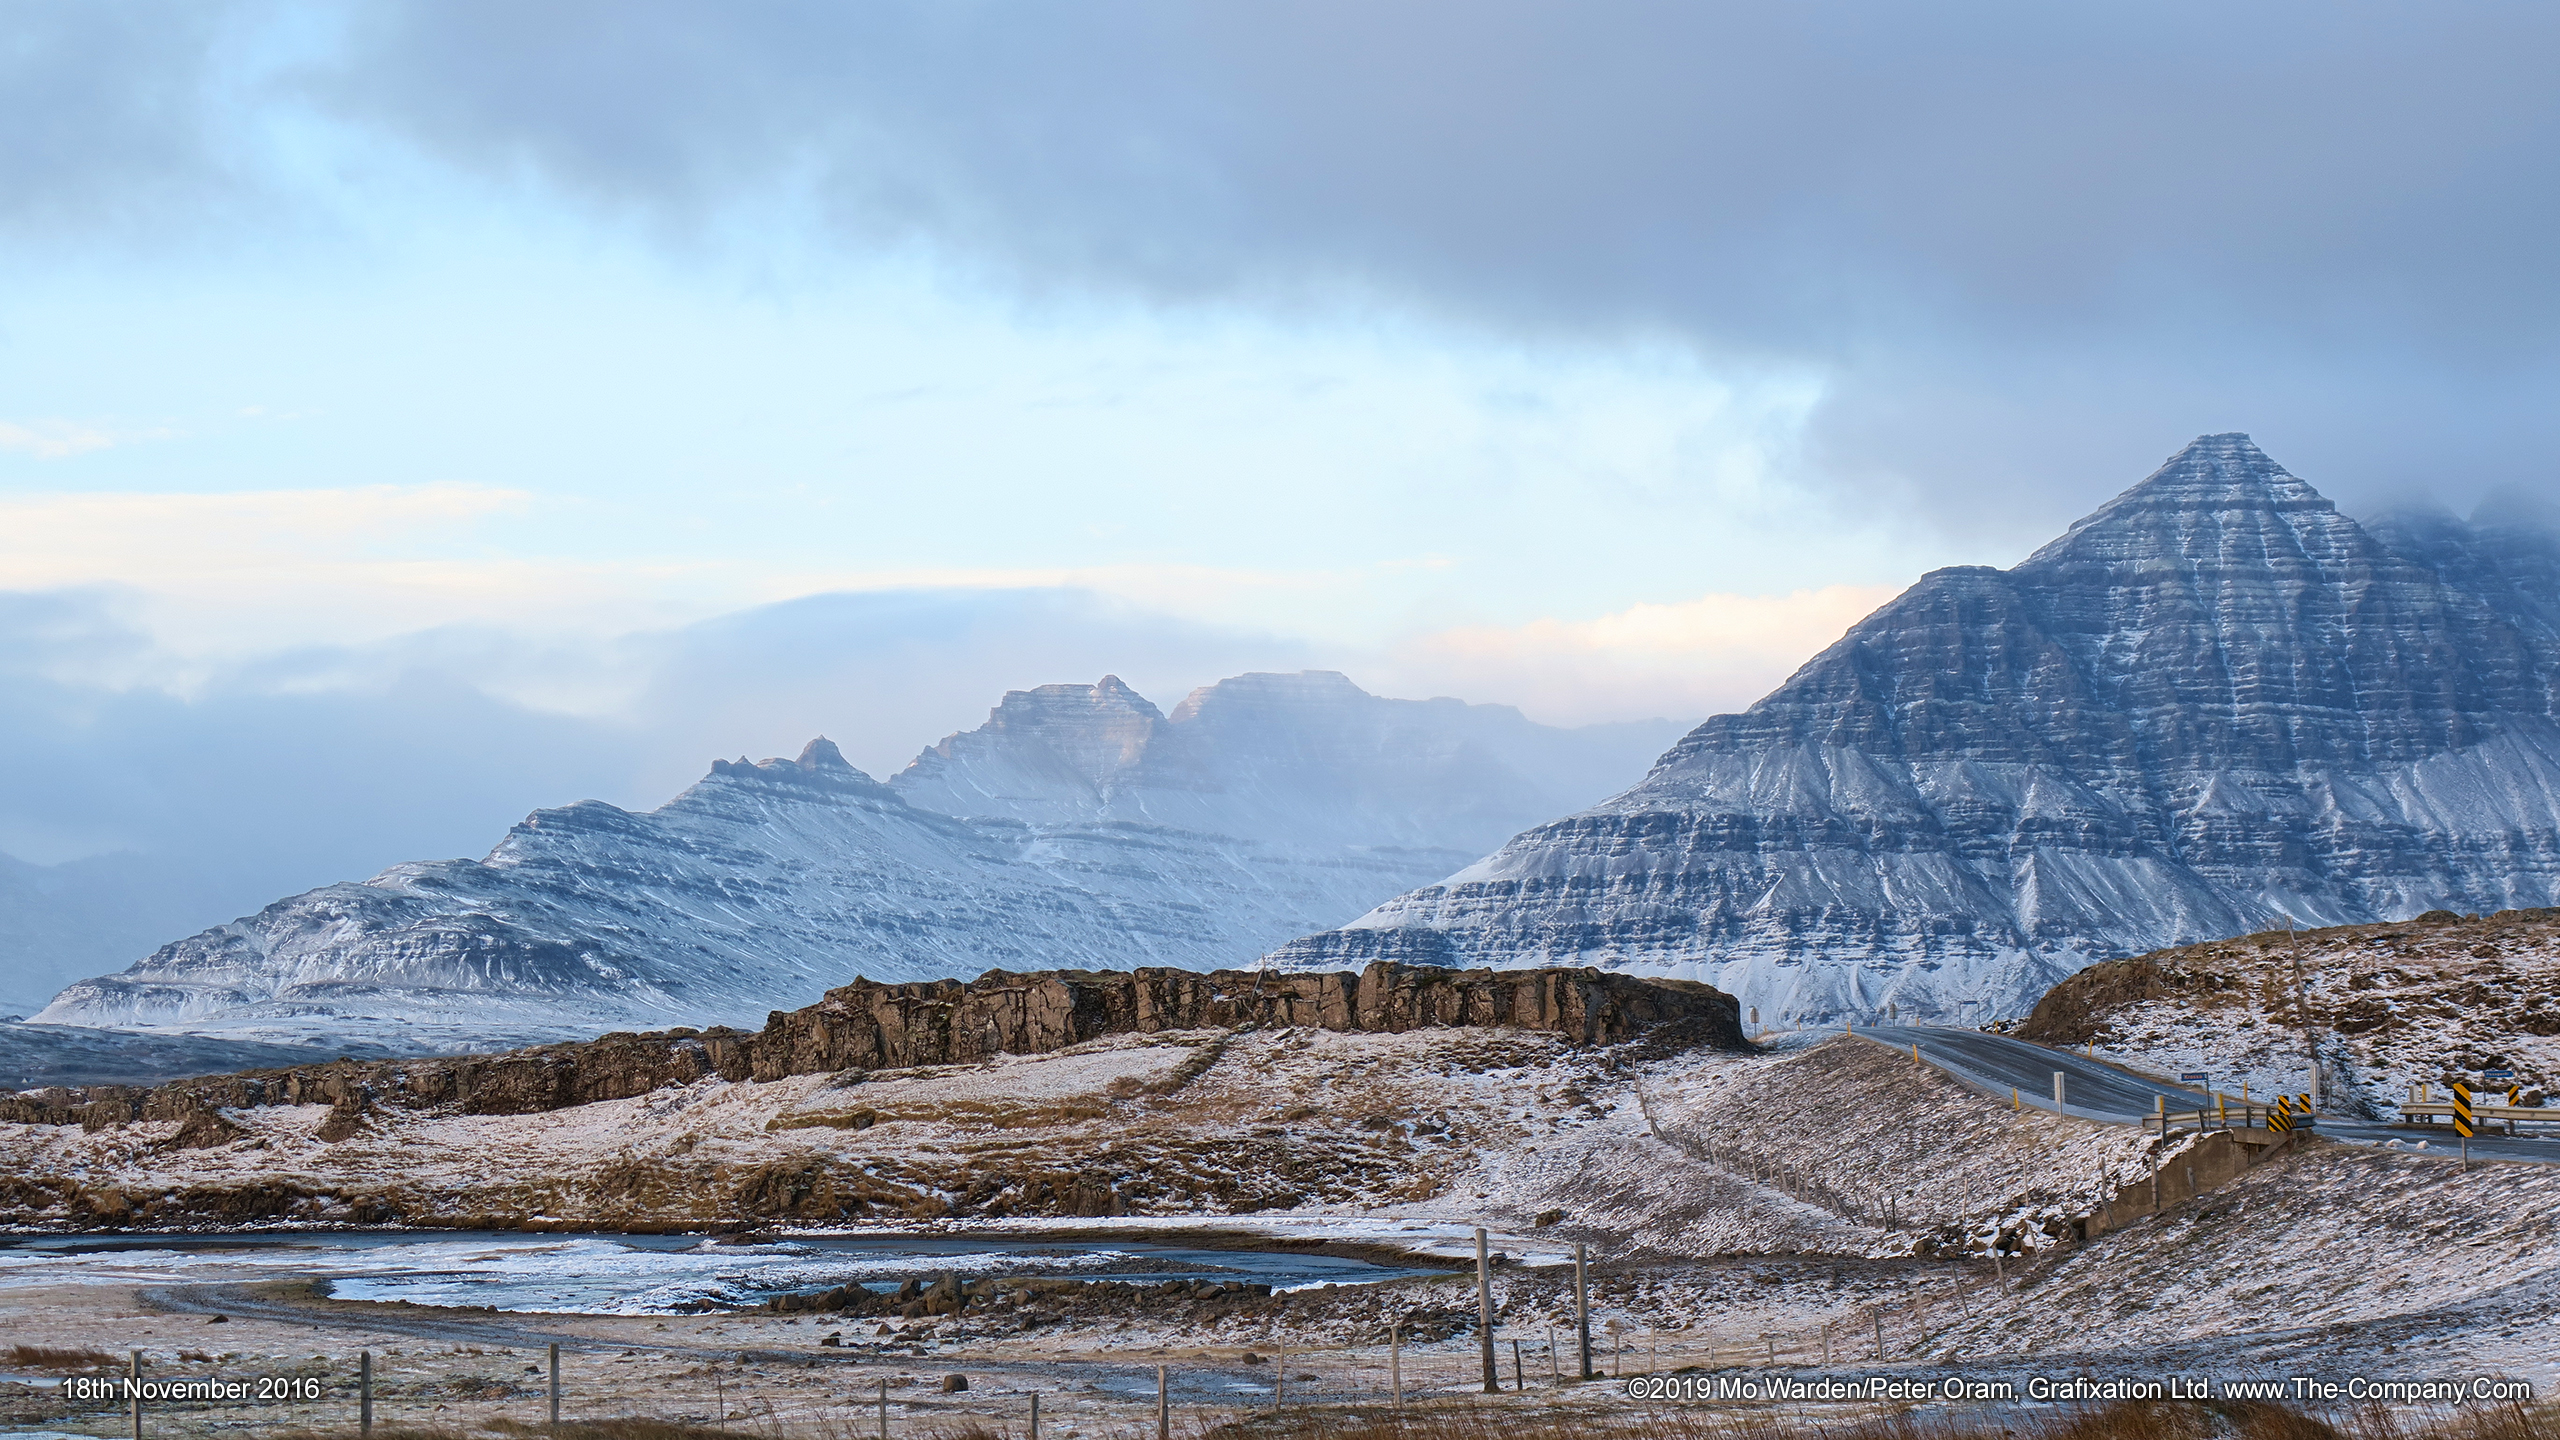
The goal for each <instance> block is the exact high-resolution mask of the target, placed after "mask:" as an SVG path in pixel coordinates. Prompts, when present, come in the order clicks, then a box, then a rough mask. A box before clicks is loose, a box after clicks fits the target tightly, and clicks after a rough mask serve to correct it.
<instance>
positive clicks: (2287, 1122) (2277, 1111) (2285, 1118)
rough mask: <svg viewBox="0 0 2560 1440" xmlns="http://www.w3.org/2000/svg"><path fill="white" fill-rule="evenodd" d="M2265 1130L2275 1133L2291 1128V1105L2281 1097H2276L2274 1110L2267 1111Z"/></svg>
mask: <svg viewBox="0 0 2560 1440" xmlns="http://www.w3.org/2000/svg"><path fill="white" fill-rule="evenodd" d="M2267 1128H2268V1129H2270V1130H2276V1131H2284V1130H2290V1129H2292V1128H2293V1104H2292V1102H2291V1101H2289V1100H2287V1099H2286V1098H2285V1097H2284V1096H2282V1095H2278V1096H2277V1097H2276V1103H2275V1106H2274V1108H2272V1109H2270V1110H2268V1111H2267Z"/></svg>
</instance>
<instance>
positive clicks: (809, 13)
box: [46, 0, 2560, 545]
mask: <svg viewBox="0 0 2560 1440" xmlns="http://www.w3.org/2000/svg"><path fill="white" fill-rule="evenodd" d="M46 13H48V14H58V13H62V12H59V11H52V10H49V11H47V12H46ZM112 13H117V14H122V13H126V12H112ZM155 13H156V12H155ZM205 13H213V12H205ZM229 13H230V14H232V15H233V16H234V17H235V19H234V20H233V21H232V22H231V29H232V31H234V32H238V33H240V34H248V35H256V34H263V33H267V32H268V31H272V30H273V29H275V28H277V26H278V23H279V22H277V21H276V20H275V18H274V12H269V11H266V10H262V9H256V8H246V9H238V10H234V11H231V12H229ZM320 13H323V14H326V15H328V16H331V17H332V23H334V24H335V25H337V26H338V27H340V28H339V29H338V30H336V31H334V32H332V33H336V34H338V35H339V37H340V38H339V42H338V43H337V44H336V45H335V46H334V48H321V49H317V50H315V51H314V52H313V53H310V54H308V55H305V56H302V57H300V58H297V59H295V60H293V61H292V62H291V63H285V62H281V61H273V60H270V61H269V62H268V65H269V69H268V71H267V72H262V73H263V74H264V76H265V79H264V81H263V82H262V83H261V84H259V85H255V86H249V87H247V88H246V90H244V91H243V92H242V93H251V94H254V95H256V96H275V95H287V94H289V95H293V96H296V97H299V99H298V100H297V102H296V103H300V104H306V105H311V106H316V107H318V108H319V109H320V110H321V111H322V112H324V113H326V114H328V115H331V116H333V117H335V118H336V119H337V120H338V121H339V122H341V123H344V124H348V125H351V126H354V127H357V128H358V129H359V130H361V131H363V132H366V133H371V134H374V135H377V136H385V137H397V139H398V141H399V142H400V143H402V144H405V145H409V146H414V147H416V148H417V149H419V150H421V151H422V152H424V153H427V154H431V155H434V156H438V157H441V158H442V159H443V160H445V161H447V162H449V163H452V164H454V165H457V166H460V167H462V168H463V169H465V170H466V171H469V172H474V173H480V174H485V175H488V176H491V177H497V178H500V179H503V180H504V181H506V182H508V183H510V184H513V183H519V182H529V183H532V184H534V185H536V186H537V187H542V188H546V189H548V190H549V191H551V192H552V193H554V194H556V195H559V196H563V197H567V198H569V199H570V200H571V201H573V202H574V203H577V204H579V205H583V206H587V207H591V209H592V211H593V212H594V213H595V214H597V215H599V216H602V217H604V218H605V219H607V220H608V221H609V222H613V223H629V222H639V223H645V224H648V225H650V226H652V227H655V228H657V229H659V230H661V231H663V232H664V233H666V234H668V235H669V236H671V237H677V238H680V239H681V240H682V241H683V242H684V243H687V244H691V245H700V244H728V243H744V244H747V245H749V246H752V245H753V244H755V243H756V238H757V237H759V236H760V235H761V234H762V233H763V232H764V230H765V229H766V228H767V227H770V226H773V225H779V224H784V223H788V222H791V221H792V220H794V219H795V218H796V220H797V221H799V222H803V223H815V224H817V225H819V226H821V227H822V228H824V229H825V230H826V231H828V232H829V233H831V234H832V235H834V236H835V237H836V238H838V239H839V240H842V241H845V242H847V243H852V244H856V245H862V246H882V245H900V244H919V245H924V246H929V247H931V248H932V249H933V250H934V251H935V252H936V253H939V254H941V255H944V256H946V257H951V258H953V259H954V260H955V261H956V262H957V263H961V264H964V265H968V266H974V267H977V268H978V269H979V270H980V271H981V272H983V273H984V274H987V275H989V276H993V277H998V278H1000V279H1001V280H1002V281H1003V282H1004V283H1007V284H1010V285H1012V286H1014V287H1016V288H1017V289H1019V290H1020V291H1021V292H1023V293H1025V294H1030V295H1037V294H1040V293H1042V292H1046V291H1052V290H1078V291H1088V290H1100V291H1103V292H1106V293H1112V294H1118V295H1123V296H1134V297H1141V298H1145V299H1149V300H1153V301H1171V302H1180V301H1184V300H1187V299H1196V298H1216V299H1221V300H1233V299H1243V300H1246V301H1248V302H1252V303H1262V304H1271V305H1283V306H1286V305H1297V304H1310V303H1323V304H1340V303H1344V302H1345V301H1346V300H1349V301H1354V302H1356V301H1358V300H1359V299H1361V298H1363V297H1367V298H1370V299H1377V300H1383V301H1385V302H1387V303H1391V304H1396V305H1403V306H1413V307H1420V308H1422V309H1425V310H1429V311H1436V312H1440V313H1444V314H1447V315H1451V316H1456V317H1461V318H1463V319H1465V320H1468V321H1470V322H1474V323H1485V324H1492V325H1496V326H1503V327H1512V328H1516V329H1525V330H1528V331H1531V332H1534V333H1537V334H1541V335H1549V336H1566V337H1581V338H1586V339H1593V340H1600V341H1604V342H1605V341H1608V340H1611V339H1615V338H1620V337H1623V336H1625V335H1628V334H1635V333H1641V334H1648V335H1657V336H1658V335H1670V336H1675V337H1680V338H1683V339H1685V340H1686V341H1688V342H1689V343H1692V344H1694V345H1696V346H1697V347H1699V348H1700V349H1701V350H1703V351H1707V352H1711V353H1714V354H1716V355H1719V356H1724V357H1728V358H1731V357H1741V358H1743V359H1746V360H1747V359H1750V358H1755V357H1756V358H1761V359H1766V360H1770V361H1775V362H1795V363H1807V364H1812V365H1816V366H1820V367H1823V368H1824V369H1826V370H1827V371H1828V372H1829V373H1831V374H1832V375H1833V376H1834V377H1835V378H1834V381H1833V388H1832V391H1831V395H1830V399H1829V401H1828V403H1827V405H1826V408H1825V410H1824V412H1823V414H1822V416H1821V420H1820V424H1819V426H1818V428H1817V431H1816V433H1815V434H1814V435H1813V436H1812V437H1811V440H1810V448H1809V450H1808V454H1809V456H1810V457H1811V458H1812V460H1813V462H1814V467H1813V468H1815V469H1816V470H1818V471H1820V472H1822V473H1825V474H1829V475H1833V476H1836V477H1841V478H1842V479H1843V480H1844V481H1845V482H1846V483H1849V484H1852V485H1855V486H1857V487H1860V488H1861V489H1864V490H1868V491H1875V490H1883V491H1888V492H1893V491H1897V490H1898V491H1899V492H1901V493H1903V494H1905V495H1906V496H1907V498H1908V499H1909V500H1910V502H1911V503H1912V504H1913V505H1914V506H1915V507H1916V508H1917V509H1918V510H1919V511H1921V512H1922V513H1923V514H1924V515H1926V516H1928V517H1931V518H1933V519H1934V520H1935V521H1936V522H1937V523H1940V524H1943V525H1946V526H1948V527H1949V528H1950V529H1961V530H1963V531H1964V532H1965V533H1969V534H1970V533H1973V532H1975V531H1977V530H1979V529H1980V528H1982V527H1984V526H1985V525H1986V524H1988V526H1989V527H1990V528H1992V529H1994V530H2000V529H2001V526H2002V520H2001V519H2000V518H1998V517H2008V518H2007V524H2008V526H2009V527H2010V528H2014V529H2015V531H2016V532H2017V533H2016V534H2015V535H2009V534H2007V533H2006V532H2005V531H2002V533H2001V534H2000V535H1999V536H1998V543H2004V544H2018V545H2023V544H2026V543H2030V542H2031V541H2032V539H2033V538H2034V537H2036V536H2039V535H2042V534H2044V533H2048V532H2049V531H2050V530H2051V529H2052V528H2054V526H2055V525H2056V524H2058V523H2060V522H2061V521H2063V520H2067V519H2068V518H2070V517H2071V515H2073V514H2075V513H2077V512H2078V511H2079V510H2080V509H2084V508H2085V507H2086V505H2087V503H2088V502H2090V501H2091V500H2093V499H2094V498H2096V497H2098V496H2100V495H2103V494H2105V493H2108V492H2109V491H2110V490H2111V489H2112V488H2114V487H2117V486H2120V485H2121V484H2122V483H2124V482H2125V481H2127V480H2129V479H2131V478H2133V477H2134V476H2137V475H2139V474H2140V473H2141V471H2142V469H2143V468H2146V467H2147V465H2148V464H2149V463H2150V462H2151V461H2153V460H2155V459H2156V458H2157V457H2158V456H2160V455H2162V454H2165V453H2167V451H2169V450H2170V449H2172V448H2174V446H2176V445H2177V444H2178V443H2180V442H2181V441H2183V440H2184V439H2185V438H2187V437H2188V436H2189V435H2191V434H2193V433H2196V432H2199V431H2206V430H2218V429H2225V428H2241V429H2248V430H2251V431H2254V432H2257V433H2258V434H2259V435H2260V437H2261V439H2262V440H2264V441H2265V442H2266V443H2268V444H2269V446H2270V447H2271V448H2272V449H2273V450H2274V451H2275V453H2277V454H2278V455H2279V456H2280V457H2282V458H2284V459H2286V460H2287V461H2288V463H2290V464H2292V465H2294V467H2295V468H2297V469H2300V470H2302V471H2304V472H2305V473H2306V474H2314V475H2315V476H2316V477H2317V478H2320V479H2322V481H2323V483H2325V484H2328V485H2331V486H2332V487H2334V488H2337V489H2338V490H2340V491H2341V492H2342V493H2343V494H2345V496H2346V497H2347V498H2349V499H2354V498H2355V497H2356V495H2357V493H2358V492H2359V490H2360V489H2371V490H2377V491H2378V490H2379V489H2382V488H2389V487H2392V486H2398V485H2402V484H2405V483H2406V480H2407V476H2406V473H2405V472H2407V471H2409V470H2411V469H2413V468H2419V467H2433V468H2434V469H2435V470H2436V471H2437V472H2438V480H2437V483H2439V484H2440V485H2443V486H2446V487H2449V488H2450V489H2452V490H2454V491H2457V492H2460V491H2464V487H2472V488H2473V489H2476V488H2477V487H2478V486H2481V485H2485V484H2487V483H2491V482H2495V481H2500V480H2504V481H2526V482H2542V481H2544V480H2545V479H2546V477H2547V460H2546V457H2547V456H2548V455H2549V454H2550V453H2551V452H2552V449H2553V443H2554V441H2555V440H2560V433H2555V422H2554V421H2553V420H2552V419H2551V418H2550V414H2551V410H2552V407H2550V406H2549V405H2548V404H2547V403H2545V400H2544V397H2545V396H2546V395H2547V393H2548V390H2549V385H2550V382H2551V381H2552V380H2553V379H2554V378H2555V376H2554V373H2553V372H2554V368H2555V364H2554V355H2553V345H2552V341H2553V337H2554V333H2555V329H2554V323H2555V320H2556V319H2560V272H2555V270H2554V269H2553V267H2551V266H2550V265H2549V264H2548V263H2547V252H2548V248H2549V247H2548V238H2547V237H2548V236H2549V235H2550V234H2552V233H2553V231H2554V229H2555V225H2554V222H2555V220H2560V216H2555V214H2554V211H2555V206H2556V205H2560V187H2556V186H2555V180H2556V179H2560V176H2555V174H2554V170H2555V165H2554V154H2555V144H2554V142H2555V126H2560V107H2554V106H2553V105H2552V104H2551V102H2550V99H2549V96H2550V86H2549V82H2548V76H2549V74H2550V71H2551V69H2552V66H2553V63H2554V60H2555V58H2560V55H2556V54H2555V50H2556V49H2560V47H2555V40H2560V12H2553V11H2550V10H2548V9H2546V8H2540V7H2531V6H2524V5H2504V4H2480V5H2464V6H2438V7H2411V6H2407V5H2405V4H2398V3H2379V0H2349V3H2312V0H2271V3H2264V4H2256V5H2249V6H2237V7H2235V6H2229V5H2208V4H2202V3H2172V4H2165V5H2151V6H2139V7H2122V6H2115V7H2109V6H2055V5H2050V4H2042V3H2028V0H1996V3H1992V0H1973V3H1963V0H1959V3H1953V4H1947V5H1937V6H1902V5H1888V4H1878V3H1873V0H1863V3H1847V0H1815V3H1808V4H1799V5H1744V4H1739V3H1703V4H1695V3H1693V4H1681V3H1669V0H1659V3H1657V0H1603V3H1596V4H1589V5H1573V6H1563V5H1554V4H1539V3H1529V0H1488V3H1465V4H1461V3H1457V0H1430V3H1413V4H1402V5H1374V4H1356V3H1350V0H1312V3H1307V4H1300V5H1290V6H1260V7H1256V6H1202V5H1177V4H1171V3H1149V0H1120V3H1111V0H1104V3H1097V4H1091V5H1079V6H1063V7H1062V6H997V5H986V4H959V5H952V4H922V3H918V4H855V5H841V4H832V3H824V4H822V3H817V0H775V3H767V4H759V5H749V6H736V5H732V6H705V5H691V4H678V3H674V0H625V3H613V4H607V3H602V0H580V3H554V4H545V5H522V4H509V3H500V0H408V3H384V4H380V5H372V6H365V7H346V8H344V9H338V10H326V11H323V12H320ZM262 27H264V28H263V29H262ZM320 28H322V29H327V28H328V27H326V26H323V27H320ZM65 33H68V32H67V31H66V32H65ZM82 33H83V34H86V33H87V32H82ZM81 43H82V44H83V45H86V46H87V48H81V46H80V45H75V44H74V43H73V41H72V40H63V41H61V42H60V43H59V44H58V45H57V46H56V49H57V50H58V51H59V52H60V53H61V54H63V55H64V56H66V57H68V59H67V60H66V61H65V63H67V64H73V65H79V64H89V65H94V66H96V67H98V68H100V69H101V70H102V71H105V72H111V73H114V74H116V75H118V76H120V77H121V78H120V79H119V80H118V81H117V83H116V84H114V85H110V86H107V87H105V92H104V93H106V94H108V95H109V96H111V97H113V96H123V97H126V98H125V99H123V100H119V101H115V102H114V103H112V104H108V103H107V102H100V103H101V104H105V105H106V115H107V120H108V123H107V124H106V125H105V126H104V128H103V129H102V131H101V133H102V134H103V135H104V136H105V137H106V138H104V139H103V140H101V141H100V142H99V145H100V147H101V148H102V149H103V150H106V151H110V152H114V153H117V154H126V153H128V152H129V154H130V156H131V157H135V158H132V159H131V163H130V164H128V165H126V166H125V167H124V169H122V170H118V169H115V168H114V167H110V168H109V170H108V172H107V173H109V174H128V173H129V174H133V175H140V176H146V177H147V176H148V175H153V174H160V173H162V172H164V171H165V172H171V173H174V172H176V171H177V170H180V169H183V168H184V167H185V166H186V165H187V164H188V163H189V157H190V154H191V153H192V152H191V151H190V150H189V149H188V144H189V142H188V141H186V140H185V139H184V138H183V131H184V125H183V124H181V123H180V122H182V121H185V120H186V119H187V118H188V117H189V116H190V115H192V114H193V113H194V112H193V111H192V110H191V109H189V106H190V105H191V104H192V103H193V101H192V100H191V99H190V98H189V97H191V96H193V95H196V94H198V93H200V92H202V91H203V90H204V89H206V87H207V86H208V85H210V84H213V82H209V81H205V80H204V79H202V78H201V77H200V76H199V77H196V78H193V79H191V78H189V75H188V73H187V72H185V71H184V69H183V67H176V66H175V62H173V61H169V60H167V58H166V57H167V56H169V55H170V54H172V53H176V52H178V51H181V50H183V48H184V44H185V43H186V37H185V36H184V35H181V36H179V37H178V38H177V39H176V40H170V41H165V42H164V41H160V40H156V39H155V40H154V41H153V43H150V44H146V45H143V46H140V47H139V48H138V50H137V52H136V53H137V55H138V56H140V57H141V58H139V59H137V60H133V61H131V62H130V63H127V62H126V61H124V60H122V59H119V58H117V57H116V56H115V55H114V54H112V53H110V50H109V49H108V48H106V47H101V46H99V45H95V44H89V43H88V42H86V41H83V42H81ZM226 43H228V44H229V49H228V50H226V49H225V44H226ZM199 48H200V49H201V51H202V54H203V55H204V56H206V57H213V58H208V59H205V60H204V61H203V63H204V65H205V66H207V67H209V68H210V69H211V70H213V71H215V72H220V71H221V67H222V64H223V63H225V62H222V61H221V60H220V58H219V57H220V56H222V55H224V54H226V53H235V52H236V53H247V54H253V55H259V54H271V52H273V50H274V49H275V47H274V46H272V45H269V46H267V47H265V48H263V49H262V48H261V47H259V46H257V45H253V44H247V43H245V42H236V41H235V42H220V41H218V40H210V41H205V42H204V43H203V44H202V45H201V46H200V47H199ZM173 67H175V68H173ZM240 88H241V87H240V86H238V85H235V86H234V89H235V90H238V89H240ZM153 97H160V99H161V100H163V101H165V103H163V104H160V105H159V106H158V108H155V104H154V99H153ZM169 97H175V98H169ZM81 103H87V102H85V101H83V102H81ZM173 117H174V118H173ZM161 122H166V123H161ZM195 160H196V161H197V162H199V163H201V164H205V165H210V164H211V162H210V161H209V160H206V159H205V158H204V157H203V156H201V155H198V156H196V157H195ZM1986 516H1989V517H1993V518H1990V519H1988V520H1986V518H1985V517H1986Z"/></svg>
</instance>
